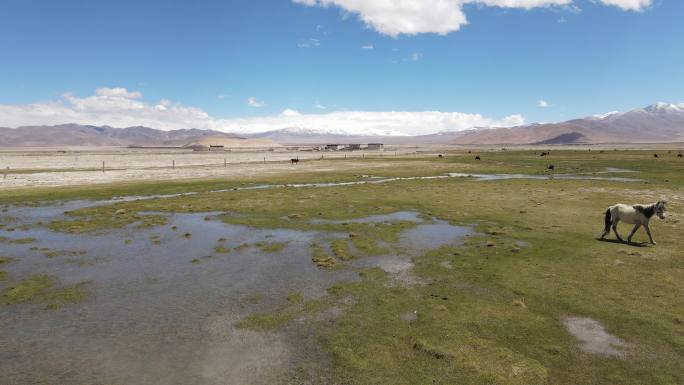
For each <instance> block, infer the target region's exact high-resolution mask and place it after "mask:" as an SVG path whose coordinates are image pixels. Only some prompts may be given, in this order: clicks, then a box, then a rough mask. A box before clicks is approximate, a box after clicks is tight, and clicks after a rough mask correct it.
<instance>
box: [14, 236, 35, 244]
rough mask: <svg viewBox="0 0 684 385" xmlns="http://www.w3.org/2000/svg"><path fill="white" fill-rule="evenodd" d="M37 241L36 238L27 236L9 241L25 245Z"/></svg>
mask: <svg viewBox="0 0 684 385" xmlns="http://www.w3.org/2000/svg"><path fill="white" fill-rule="evenodd" d="M35 241H36V238H33V237H26V238H17V239H12V240H11V241H9V243H11V244H14V245H25V244H27V243H33V242H35Z"/></svg>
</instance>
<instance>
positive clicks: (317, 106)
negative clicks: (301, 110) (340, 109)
mask: <svg viewBox="0 0 684 385" xmlns="http://www.w3.org/2000/svg"><path fill="white" fill-rule="evenodd" d="M314 107H316V108H318V109H319V110H325V109H327V108H328V107H326V106H324V105H322V104H321V103H320V102H318V101H317V102H316V103H315V104H314Z"/></svg>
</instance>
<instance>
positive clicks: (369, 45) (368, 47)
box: [361, 44, 375, 49]
mask: <svg viewBox="0 0 684 385" xmlns="http://www.w3.org/2000/svg"><path fill="white" fill-rule="evenodd" d="M374 48H375V47H373V44H366V45H362V46H361V49H374Z"/></svg>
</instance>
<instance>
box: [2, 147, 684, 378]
mask: <svg viewBox="0 0 684 385" xmlns="http://www.w3.org/2000/svg"><path fill="white" fill-rule="evenodd" d="M676 152H677V150H674V149H673V150H672V151H671V152H670V153H668V152H667V150H660V151H659V157H658V158H654V157H653V153H654V151H635V150H630V151H624V150H620V151H612V150H610V151H608V150H606V151H604V152H600V151H598V150H593V151H586V150H584V151H555V150H552V151H551V154H550V155H549V156H547V157H540V156H539V151H536V152H535V151H497V152H477V153H476V152H475V151H473V152H472V153H467V152H465V151H462V152H454V153H448V154H446V156H445V157H444V158H437V157H415V158H411V159H406V158H397V159H382V160H379V159H366V160H357V161H358V162H361V161H363V162H368V164H369V167H368V170H367V172H368V173H369V174H373V175H381V176H426V175H440V174H444V173H446V172H466V173H524V174H535V175H540V174H548V173H550V171H548V170H547V166H548V165H549V164H553V165H554V166H555V167H556V170H555V173H557V174H558V173H572V174H586V175H594V174H595V173H602V174H600V175H601V176H622V177H631V178H639V179H641V180H642V181H639V182H615V181H596V180H594V181H586V180H524V179H523V180H501V181H489V182H480V181H475V180H473V179H471V178H448V179H433V180H403V181H397V182H391V183H383V184H374V185H370V184H366V185H355V186H345V187H329V188H277V189H267V190H254V191H228V192H223V193H211V192H208V191H210V190H214V189H221V188H232V187H238V186H244V185H249V184H256V183H264V182H268V183H298V182H314V181H348V180H356V179H357V176H356V175H357V174H359V173H361V172H364V170H361V171H359V169H355V170H354V172H347V171H341V172H329V171H328V172H317V173H305V172H302V173H290V174H287V175H279V176H275V177H273V176H271V177H269V178H268V179H266V178H258V177H255V178H253V179H250V180H211V181H206V180H205V181H175V182H147V183H142V184H125V185H123V184H122V185H114V186H97V187H94V188H91V187H88V188H69V189H62V190H60V191H59V192H54V193H51V192H50V190H43V189H33V190H32V191H28V192H27V191H25V192H23V193H22V192H21V191H6V192H0V202H3V203H6V204H9V203H12V204H22V203H30V202H38V201H46V200H54V199H74V198H84V199H101V198H108V197H111V196H115V195H142V194H159V193H175V192H186V191H197V192H199V194H197V195H192V196H182V197H175V198H167V199H155V200H145V201H135V202H121V203H115V204H111V205H106V206H101V207H93V208H86V209H81V210H76V211H74V212H71V213H69V218H68V219H66V220H63V221H59V222H53V223H51V224H49V226H50V227H51V228H52V229H53V230H56V231H68V232H89V231H106V230H107V229H108V228H115V227H121V226H127V225H133V226H135V225H145V226H161V225H164V221H163V217H157V216H151V219H149V220H146V219H145V215H141V214H139V213H140V212H146V211H153V212H161V213H166V212H213V211H224V212H226V214H225V215H223V216H221V219H222V220H224V221H226V222H230V223H235V224H244V225H249V226H254V227H260V228H292V229H314V230H325V231H336V232H346V233H349V234H350V235H352V236H351V237H349V238H348V240H347V241H346V242H343V241H339V240H338V241H334V242H333V243H332V244H331V245H329V246H330V251H328V250H327V249H325V248H323V247H322V245H318V244H316V245H312V252H313V255H314V259H315V258H318V261H317V263H319V265H320V266H321V268H324V269H328V268H333V267H334V268H340V266H338V265H340V264H342V265H344V263H345V261H347V260H350V259H354V258H363V257H365V256H371V255H381V254H385V253H391V252H392V248H393V247H398V246H396V245H397V242H396V241H397V236H398V234H399V233H400V232H401V231H402V230H405V229H406V228H409V227H411V226H413V225H414V224H412V223H408V222H397V223H393V224H390V225H382V226H377V225H376V226H371V225H369V224H363V223H320V222H315V223H313V224H312V222H310V219H313V218H325V219H342V220H343V219H349V218H359V217H365V216H368V215H377V214H383V213H393V212H397V211H402V210H413V211H417V212H420V213H423V214H426V215H431V216H434V217H436V218H439V219H442V220H447V221H449V222H451V223H453V224H461V225H472V226H474V228H475V230H476V231H477V232H478V234H477V235H475V236H472V237H469V238H468V239H467V241H466V242H465V244H464V245H462V246H448V247H442V248H440V249H438V250H432V251H426V252H425V254H424V255H420V256H417V257H415V258H414V259H413V262H414V264H415V268H414V271H413V274H414V275H416V276H417V277H420V278H421V280H422V281H424V282H428V283H427V284H414V285H390V284H388V283H389V280H390V277H388V275H387V274H386V273H385V272H383V271H381V270H380V269H378V268H367V269H362V270H361V271H360V273H361V279H360V280H359V281H358V282H349V283H338V284H336V285H334V286H333V287H331V288H330V289H329V290H328V295H327V296H325V297H323V298H319V299H316V300H304V299H298V300H297V301H288V302H287V303H285V304H283V306H282V307H281V308H279V309H277V310H276V311H274V312H271V313H264V314H254V315H252V316H251V317H249V318H247V319H245V320H243V321H242V322H241V323H240V324H239V325H238V326H239V327H243V328H251V329H255V330H279V329H281V328H287V327H306V328H307V329H309V330H310V331H311V333H315V335H316V336H317V339H318V341H319V342H320V344H321V345H322V346H323V348H324V350H325V351H327V352H328V355H329V357H328V358H327V359H326V361H327V362H328V364H327V366H326V368H325V373H323V374H321V373H310V372H308V370H311V369H306V370H304V369H301V368H300V369H301V370H297V371H295V373H293V377H292V378H288V379H284V382H291V383H301V382H306V381H307V379H310V378H320V377H321V376H322V375H323V376H325V377H326V378H328V380H329V382H330V383H349V384H568V385H570V384H635V385H637V384H672V385H676V384H684V248H683V247H682V245H683V244H684V232H682V226H683V223H682V218H683V217H682V215H681V212H682V210H683V209H684V160H682V159H681V158H677V157H676ZM475 155H480V156H481V158H482V159H481V160H480V161H477V160H475V159H474V157H475ZM330 162H331V164H334V162H335V161H330ZM374 162H383V164H382V165H380V166H378V165H374V164H373V163H374ZM607 167H613V168H620V169H629V170H633V171H636V173H614V174H611V173H607V174H603V172H604V171H605V170H606V168H607ZM596 175H599V174H596ZM22 194H23V195H22ZM657 199H666V200H667V201H668V202H669V204H668V207H669V210H670V212H671V214H670V216H669V217H668V219H667V220H665V221H661V220H656V221H655V222H654V223H653V224H652V229H653V232H654V236H655V238H656V240H657V241H658V245H657V246H647V245H645V244H643V245H641V244H640V245H627V244H622V243H615V242H605V241H599V240H597V239H596V238H597V236H598V235H600V233H601V230H602V224H603V213H604V211H605V208H606V207H607V206H609V205H612V204H614V203H618V202H623V203H647V202H653V201H655V200H657ZM620 229H621V231H622V233H623V234H626V233H627V231H628V230H629V228H628V226H627V225H623V226H622V227H621V228H620ZM646 239H647V238H646V234H645V233H644V232H643V230H642V231H640V232H638V233H637V235H636V236H635V239H634V240H635V241H637V242H644V241H646ZM350 245H352V246H353V248H350ZM279 247H280V246H279ZM352 250H353V253H355V254H354V255H352ZM266 251H268V250H266ZM445 262H448V263H449V265H448V266H450V268H446V267H445V265H444V263H445ZM312 263H313V262H312ZM49 283H50V282H49V281H45V280H44V279H41V280H38V281H36V282H35V283H33V282H31V286H36V285H38V286H39V287H38V288H37V289H35V290H37V291H38V292H40V291H41V290H44V289H45V287H47V286H46V285H48V284H49ZM32 290H33V289H32ZM35 290H34V291H35ZM23 292H24V291H22V292H21V293H23ZM21 293H18V294H21ZM10 294H11V296H10V297H6V301H10V300H12V301H14V300H16V299H11V298H19V299H21V300H23V298H25V297H26V296H25V295H23V294H22V295H18V294H16V295H15V294H12V293H10ZM29 294H30V293H29ZM6 295H7V294H6ZM27 295H28V294H27ZM340 301H346V302H348V303H350V305H349V306H347V307H346V308H345V309H344V311H343V312H341V314H340V315H338V316H337V317H336V318H335V319H334V320H332V321H330V320H321V317H315V316H314V315H315V314H319V313H323V312H325V311H326V309H330V308H333V307H335V306H338V304H339V303H340ZM406 313H412V314H415V315H416V317H415V319H412V320H406V319H405V317H402V314H406ZM566 316H581V317H591V318H593V319H596V320H598V321H600V322H601V323H602V324H603V325H604V326H605V327H606V330H607V331H608V332H609V333H611V334H613V335H615V336H617V337H619V338H621V339H623V340H624V341H626V342H627V344H628V345H627V347H626V348H625V355H624V357H604V356H599V355H594V354H590V353H585V352H583V351H582V350H581V349H580V348H579V344H580V343H579V341H577V340H576V339H575V338H574V337H572V336H571V335H570V334H568V332H567V331H566V329H565V328H564V326H563V323H562V320H563V319H564V317H566ZM302 317H304V318H305V319H307V320H309V321H308V322H307V323H306V325H305V326H302V325H301V323H300V324H297V325H294V324H293V320H295V319H302Z"/></svg>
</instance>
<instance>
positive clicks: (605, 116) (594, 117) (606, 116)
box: [591, 111, 620, 120]
mask: <svg viewBox="0 0 684 385" xmlns="http://www.w3.org/2000/svg"><path fill="white" fill-rule="evenodd" d="M618 114H620V111H610V112H606V113H605V114H599V115H594V116H592V117H591V118H592V119H595V120H603V119H607V118H610V117H611V116H613V115H618Z"/></svg>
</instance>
